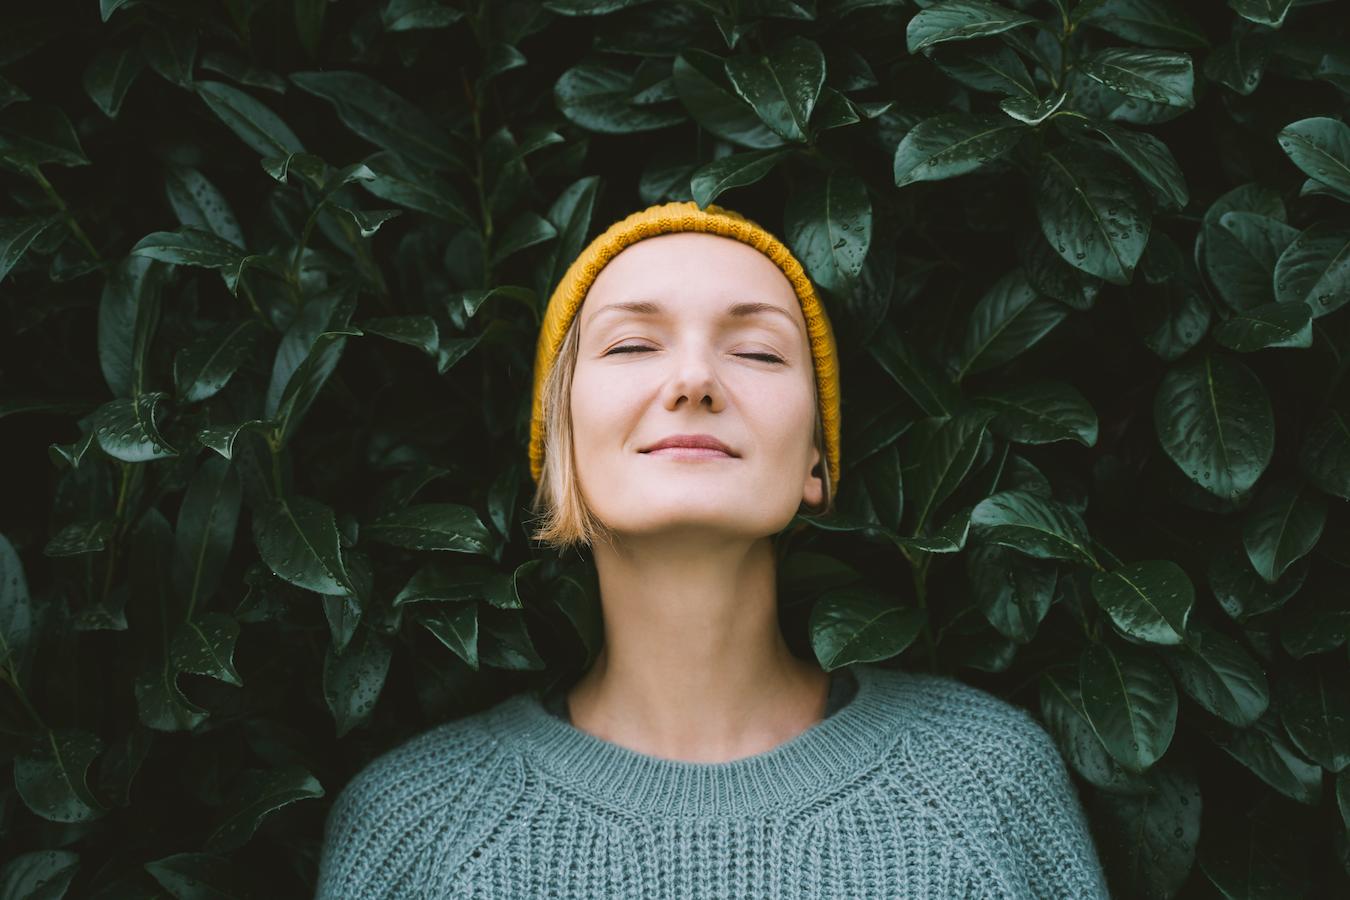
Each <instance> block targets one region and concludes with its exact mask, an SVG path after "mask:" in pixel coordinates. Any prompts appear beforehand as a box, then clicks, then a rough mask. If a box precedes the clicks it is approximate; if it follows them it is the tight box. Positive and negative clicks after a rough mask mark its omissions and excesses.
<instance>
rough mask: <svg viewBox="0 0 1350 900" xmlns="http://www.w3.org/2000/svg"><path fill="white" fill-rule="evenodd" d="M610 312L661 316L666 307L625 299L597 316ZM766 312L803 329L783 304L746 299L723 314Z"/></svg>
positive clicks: (732, 316) (744, 315)
mask: <svg viewBox="0 0 1350 900" xmlns="http://www.w3.org/2000/svg"><path fill="white" fill-rule="evenodd" d="M609 312H614V313H619V312H626V313H633V314H634V315H639V316H661V315H665V312H666V309H665V307H663V306H662V305H661V304H659V303H655V302H653V301H651V300H625V301H621V302H619V303H611V304H609V305H608V306H605V307H602V308H601V309H600V310H598V311H597V312H596V314H595V318H596V319H598V318H600V317H601V316H603V315H604V314H605V313H609ZM766 312H772V313H778V314H780V315H782V316H784V317H785V318H786V319H787V320H788V321H789V322H791V323H792V327H793V328H795V329H797V331H799V332H800V331H801V325H800V324H799V323H798V322H797V320H796V319H795V318H793V316H792V313H790V312H788V311H787V310H785V309H783V307H781V306H777V305H776V304H773V303H764V302H762V301H758V300H753V301H746V302H744V303H736V304H734V305H732V306H730V307H728V309H727V311H726V312H725V313H723V316H724V317H726V318H730V319H745V318H749V317H750V316H757V315H759V314H760V313H766Z"/></svg>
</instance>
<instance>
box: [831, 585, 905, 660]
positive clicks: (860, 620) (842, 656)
mask: <svg viewBox="0 0 1350 900" xmlns="http://www.w3.org/2000/svg"><path fill="white" fill-rule="evenodd" d="M924 621H925V617H924V613H923V610H920V609H915V608H913V607H905V606H900V605H897V604H896V603H895V602H894V601H893V600H892V599H891V598H889V597H887V596H885V595H883V594H881V593H878V592H877V591H875V590H873V589H871V588H867V587H844V588H836V589H835V590H833V591H830V592H829V593H827V594H825V595H824V596H822V597H821V598H820V599H819V600H817V601H816V603H815V605H814V606H813V607H812V608H811V621H810V625H809V628H810V632H811V647H812V649H813V650H814V651H815V654H816V659H818V660H819V661H820V664H821V666H823V667H824V668H825V670H826V671H830V670H832V669H836V668H839V667H840V666H846V665H849V664H851V663H854V662H868V661H872V660H880V659H886V658H887V657H890V656H894V655H895V654H896V653H899V652H900V651H901V650H904V649H905V647H907V646H909V645H910V644H911V643H913V641H914V639H915V638H916V637H918V634H919V629H921V628H922V627H923V624H924Z"/></svg>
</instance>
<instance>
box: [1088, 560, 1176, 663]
mask: <svg viewBox="0 0 1350 900" xmlns="http://www.w3.org/2000/svg"><path fill="white" fill-rule="evenodd" d="M1092 596H1093V597H1095V598H1096V599H1097V603H1098V604H1099V605H1100V606H1101V608H1102V609H1104V610H1105V611H1106V614H1107V615H1109V616H1110V617H1111V621H1112V622H1114V623H1115V624H1116V627H1117V628H1119V629H1120V630H1121V631H1123V632H1124V633H1125V634H1127V635H1129V636H1130V637H1132V638H1136V639H1138V640H1140V641H1145V642H1147V643H1150V644H1164V645H1167V644H1180V643H1181V642H1182V641H1183V640H1184V639H1185V636H1186V622H1187V620H1188V619H1189V618H1190V615H1191V610H1192V608H1193V607H1194V606H1195V588H1194V587H1193V586H1192V585H1191V580H1190V579H1189V578H1188V577H1186V571H1185V570H1184V569H1182V568H1181V566H1179V565H1177V564H1176V563H1174V562H1172V561H1170V560H1165V559H1159V560H1145V561H1143V562H1137V563H1129V564H1128V565H1124V566H1121V567H1119V568H1116V569H1111V570H1110V571H1101V572H1094V573H1093V574H1092Z"/></svg>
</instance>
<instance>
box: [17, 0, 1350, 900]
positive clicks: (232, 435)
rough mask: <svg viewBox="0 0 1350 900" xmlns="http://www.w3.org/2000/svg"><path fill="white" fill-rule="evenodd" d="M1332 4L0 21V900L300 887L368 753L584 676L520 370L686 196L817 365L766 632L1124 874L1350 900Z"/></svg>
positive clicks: (757, 2)
mask: <svg viewBox="0 0 1350 900" xmlns="http://www.w3.org/2000/svg"><path fill="white" fill-rule="evenodd" d="M1345 13H1346V7H1345V5H1344V4H1343V3H1333V2H1301V3H1297V4H1291V3H1290V2H1288V0H1283V2H1281V0H1229V2H1228V3H1227V4H1226V5H1225V4H1221V3H1218V2H1211V3H1207V4H1190V3H1187V4H1182V3H1172V2H1165V0H1100V2H1098V0H1084V2H1077V3H1075V2H1072V0H1005V2H1004V3H1003V4H1002V5H996V4H991V3H986V2H977V0H947V2H941V3H932V2H914V3H907V2H886V0H852V2H850V0H835V2H819V3H817V2H812V0H740V2H736V0H686V2H662V3H643V2H640V0H639V2H633V0H600V2H590V3H583V2H579V0H550V2H545V3H537V2H514V0H510V2H485V3H479V4H476V5H475V4H465V3H458V4H454V3H448V2H446V3H441V2H437V0H381V2H369V3H357V2H350V0H348V2H332V3H327V2H324V0H294V2H291V0H273V2H267V0H220V2H210V0H189V2H172V3H171V2H149V0H146V2H136V0H101V2H97V3H96V2H95V0H79V2H68V0H49V2H45V3H41V4H21V5H15V6H13V7H11V8H7V9H6V11H5V13H4V19H3V21H4V25H3V27H0V187H2V190H0V203H2V204H3V206H2V207H0V310H3V316H4V323H3V326H4V327H3V330H2V332H0V340H3V344H2V345H0V348H2V349H0V417H3V418H2V419H0V431H2V433H0V441H2V442H3V446H4V447H5V448H6V450H7V451H8V452H7V454H6V458H7V459H9V463H7V464H6V466H5V481H4V492H3V494H2V495H0V501H2V502H0V535H2V536H0V680H3V682H4V684H2V685H0V754H2V755H0V758H3V759H4V761H5V767H6V769H7V770H9V771H8V772H7V773H6V777H5V778H4V781H3V787H0V829H2V831H0V846H3V847H4V848H5V849H4V852H3V854H2V856H3V860H4V864H3V868H0V896H3V897H20V896H24V897H27V896H35V897H48V898H54V897H61V896H64V895H69V896H91V897H105V898H112V897H118V898H121V897H162V896H173V897H180V898H185V897H198V896H205V895H206V894H207V892H208V890H215V891H218V892H219V893H213V894H212V896H219V895H222V894H223V895H225V896H246V895H249V894H250V893H252V894H256V895H260V896H296V897H298V896H306V895H308V894H309V893H310V892H311V890H312V884H313V879H314V875H315V869H316V865H317V859H318V852H319V841H320V837H321V833H322V826H323V823H324V820H325V816H326V813H327V810H328V805H329V803H331V800H332V798H334V797H335V796H336V795H337V793H338V792H339V791H340V789H341V787H342V786H343V785H344V784H345V782H346V781H347V779H349V778H350V777H351V776H352V774H354V773H355V772H356V771H357V770H358V769H359V768H361V766H362V765H364V763H365V762H367V761H368V760H369V759H371V758H372V757H373V756H374V755H376V754H377V753H379V752H381V751H382V750H384V749H387V748H389V747H391V746H393V745H394V744H396V743H398V742H400V741H401V740H403V739H404V738H406V737H408V736H410V735H411V734H413V733H416V732H419V731H421V730H423V729H425V728H426V727H429V726H430V725H431V724H434V723H436V722H438V721H442V720H444V719H446V718H448V717H453V716H459V715H463V714H465V713H468V712H471V711H473V710H476V709H480V708H484V707H486V706H489V705H491V704H492V703H495V702H496V701H497V700H499V699H502V698H504V697H505V696H508V695H509V694H511V693H514V692H515V691H518V690H521V689H524V688H526V687H532V686H538V685H541V684H543V683H545V682H551V681H552V680H554V679H557V678H564V677H572V676H573V675H575V674H577V673H578V672H579V671H581V670H582V669H583V668H584V667H585V666H587V665H588V664H589V661H590V659H591V658H592V657H593V654H594V653H595V652H596V651H597V650H598V649H599V646H598V644H599V640H600V638H601V635H602V632H601V628H600V619H599V608H598V604H597V598H596V596H595V585H594V581H593V578H592V577H591V573H590V569H589V567H588V561H587V559H586V557H585V555H584V554H580V555H578V554H567V555H559V554H555V553H549V552H545V551H543V550H541V549H540V548H538V547H535V546H532V545H531V543H530V541H529V540H528V537H527V534H528V526H527V522H526V520H525V513H526V510H525V504H526V502H527V501H528V498H529V495H530V488H531V487H532V485H531V483H530V480H529V475H528V468H527V465H526V452H525V451H526V442H527V438H528V416H529V401H530V394H529V385H530V376H531V366H532V361H533V349H534V338H535V334H536V330H537V325H538V321H539V316H540V312H541V310H542V308H543V305H544V303H545V302H546V300H547V297H548V293H549V290H550V288H551V286H552V285H553V284H554V283H556V281H557V279H558V278H559V277H560V275H561V273H562V270H563V268H564V267H565V266H566V264H567V263H568V262H570V260H571V259H572V258H573V256H574V255H575V254H576V253H577V252H578V251H579V250H580V249H581V247H583V246H584V245H585V243H586V242H587V241H588V240H589V239H590V238H591V237H593V236H594V235H595V234H596V233H598V231H599V229H600V228H602V227H604V226H605V225H606V224H608V223H609V222H611V221H614V220H615V219H617V218H619V217H621V216H622V215H624V214H626V213H628V212H631V211H633V210H634V209H637V208H641V207H642V206H644V205H646V204H649V203H654V202H659V201H662V200H667V199H691V198H692V199H696V200H698V202H699V203H701V204H706V203H707V202H710V201H712V200H713V199H714V198H716V200H717V201H718V202H720V203H723V204H725V205H728V206H731V207H732V208H734V209H737V210H739V211H741V212H744V213H746V214H747V215H750V216H751V217H753V218H755V219H757V220H758V221H760V222H761V223H763V224H765V225H766V227H769V228H770V229H771V230H773V231H775V233H777V234H779V235H781V236H783V237H784V238H785V240H786V241H787V242H788V243H789V245H790V246H791V247H792V248H793V250H794V251H795V252H796V253H797V254H798V255H799V257H800V258H801V259H802V260H803V261H804V263H805V264H806V265H807V267H808V269H809V271H810V274H811V275H812V277H813V278H814V280H815V281H816V282H817V283H818V285H819V286H820V287H821V289H822V292H823V295H824V298H825V300H826V303H827V308H828V309H829V312H830V315H831V317H832V320H833V322H834V324H835V328H836V331H837V333H838V336H839V341H840V351H841V365H842V372H843V379H844V387H843V397H844V401H843V403H844V406H843V423H844V439H843V464H844V468H845V472H844V476H843V480H842V494H841V496H840V498H839V503H838V510H837V512H836V513H835V514H833V515H831V516H830V517H828V518H827V519H823V520H815V521H811V520H807V519H799V520H797V521H794V523H793V525H792V526H791V527H790V528H789V529H788V531H787V532H786V533H785V534H784V535H782V536H781V537H780V540H779V544H778V546H779V548H780V552H781V573H780V580H781V590H782V598H783V604H782V609H783V622H784V628H785V631H786V632H787V634H788V635H789V639H790V641H791V642H792V643H793V646H794V648H795V649H796V650H797V651H798V652H799V653H801V654H807V653H813V654H814V655H815V656H816V657H817V658H818V659H819V660H820V662H821V663H822V665H824V666H826V667H827V668H834V667H837V666H840V665H844V664H847V663H849V662H852V661H854V660H859V659H862V660H893V664H895V665H900V666H905V667H912V668H923V669H931V670H934V671H942V672H946V673H954V674H956V675H957V676H958V677H961V678H963V679H966V680H968V681H971V682H972V683H976V684H978V685H980V686H982V687H985V688H986V689H988V690H991V691H994V692H995V693H997V694H999V695H1001V696H1003V697H1006V698H1008V699H1010V700H1012V701H1013V702H1016V703H1019V704H1023V705H1025V706H1027V707H1028V708H1030V709H1032V710H1033V711H1034V712H1036V713H1037V714H1038V716H1039V717H1040V719H1041V720H1042V721H1043V722H1044V723H1045V724H1046V725H1047V728H1048V729H1049V730H1050V731H1051V733H1052V734H1053V735H1054V737H1055V738H1056V740H1057V742H1058V744H1059V746H1060V748H1061V750H1062V752H1063V753H1064V755H1065V758H1066V760H1067V761H1068V763H1069V764H1070V766H1071V769H1072V770H1073V772H1074V774H1075V778H1076V780H1077V783H1078V785H1079V789H1080V791H1081V794H1082V796H1083V798H1084V801H1085V805H1086V806H1087V809H1088V812H1089V815H1090V818H1091V822H1092V827H1093V831H1094V834H1095V835H1096V838H1097V841H1098V844H1099V847H1100V848H1101V851H1102V855H1103V859H1104V860H1105V862H1106V864H1107V868H1108V874H1109V877H1110V881H1111V886H1112V890H1113V894H1114V895H1116V896H1120V897H1173V896H1178V897H1219V896H1222V897H1244V898H1257V897H1279V898H1291V897H1332V896H1347V895H1350V879H1348V878H1347V870H1350V850H1348V849H1347V840H1346V827H1347V824H1350V773H1347V769H1346V765H1347V761H1350V694H1348V693H1347V689H1348V688H1350V680H1347V677H1346V675H1347V665H1346V663H1347V628H1350V600H1348V598H1347V588H1346V584H1347V581H1346V577H1347V571H1346V569H1347V566H1350V516H1348V515H1347V512H1348V511H1347V502H1346V501H1347V499H1350V429H1348V428H1347V415H1350V404H1347V388H1346V380H1345V377H1344V376H1345V373H1346V370H1347V367H1348V366H1350V362H1348V361H1350V334H1348V333H1347V323H1350V312H1347V310H1346V309H1344V307H1345V306H1346V304H1347V302H1348V301H1350V275H1348V274H1347V273H1348V272H1350V220H1348V219H1347V207H1346V203H1347V202H1350V127H1347V125H1346V124H1345V113H1346V110H1347V92H1348V91H1350V42H1347V37H1346V27H1347V24H1348V23H1350V16H1347V15H1346V14H1345ZM10 772H12V775H11V774H9V773H10Z"/></svg>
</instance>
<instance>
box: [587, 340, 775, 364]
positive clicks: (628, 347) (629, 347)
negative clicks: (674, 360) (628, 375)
mask: <svg viewBox="0 0 1350 900" xmlns="http://www.w3.org/2000/svg"><path fill="white" fill-rule="evenodd" d="M652 349H653V348H651V347H644V346H642V345H641V344H625V345H624V346H621V347H612V348H610V350H609V351H608V352H607V353H605V354H604V355H605V356H610V355H611V354H614V353H636V352H638V351H640V350H652ZM735 355H736V356H744V357H747V358H749V359H760V360H763V361H764V362H771V363H781V362H782V361H783V360H782V359H781V358H780V357H778V356H775V355H774V354H772V353H737V354H735Z"/></svg>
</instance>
